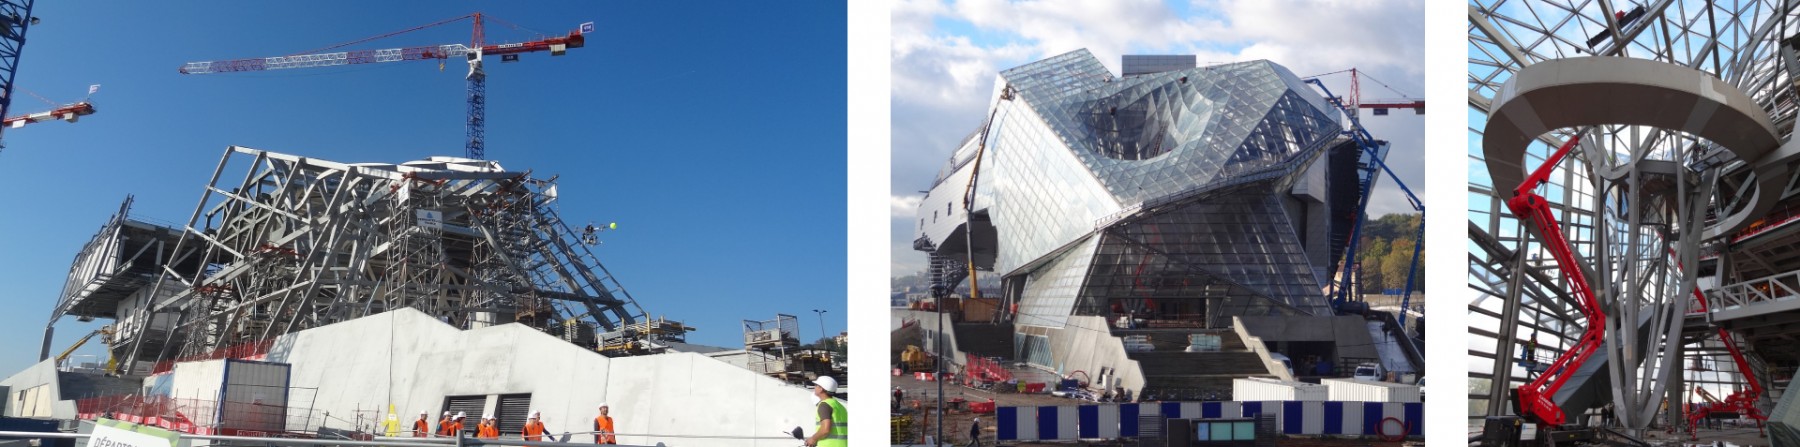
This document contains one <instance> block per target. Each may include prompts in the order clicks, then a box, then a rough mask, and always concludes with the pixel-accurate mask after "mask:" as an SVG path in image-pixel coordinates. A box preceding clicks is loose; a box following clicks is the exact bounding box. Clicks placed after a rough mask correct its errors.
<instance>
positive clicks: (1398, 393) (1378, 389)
mask: <svg viewBox="0 0 1800 447" xmlns="http://www.w3.org/2000/svg"><path fill="white" fill-rule="evenodd" d="M1319 382H1320V383H1322V384H1324V385H1325V389H1326V390H1327V394H1328V398H1329V399H1330V400H1332V401H1337V402H1400V403H1411V402H1424V401H1425V395H1424V394H1423V393H1420V392H1419V386H1418V385H1403V384H1398V383H1389V382H1373V381H1367V380H1355V379H1320V380H1319Z"/></svg>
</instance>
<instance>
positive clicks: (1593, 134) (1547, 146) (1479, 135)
mask: <svg viewBox="0 0 1800 447" xmlns="http://www.w3.org/2000/svg"><path fill="white" fill-rule="evenodd" d="M1783 3H1785V2H1777V1H1727V2H1705V1H1671V0H1663V1H1654V0H1653V1H1647V2H1606V1H1593V0H1585V1H1583V0H1577V1H1572V2H1551V1H1539V0H1471V1H1470V3H1469V8H1468V54H1469V59H1468V61H1467V67H1468V78H1467V88H1468V107H1469V111H1470V114H1469V122H1468V149H1467V155H1468V163H1469V164H1468V166H1469V175H1470V180H1469V184H1468V192H1467V193H1468V200H1469V209H1468V210H1467V217H1468V220H1469V252H1470V257H1469V270H1468V272H1469V276H1468V284H1469V292H1468V293H1469V299H1468V301H1467V303H1468V305H1467V306H1468V307H1467V311H1468V322H1469V329H1468V331H1469V335H1470V336H1469V338H1468V346H1467V347H1468V351H1469V353H1470V354H1469V356H1468V357H1467V368H1468V370H1469V373H1470V383H1469V408H1468V414H1467V416H1468V417H1469V426H1470V427H1471V429H1472V430H1477V429H1479V424H1480V422H1481V421H1480V419H1481V418H1482V417H1485V416H1488V415H1499V414H1511V413H1512V412H1513V409H1512V406H1511V404H1510V403H1508V402H1506V400H1507V397H1506V396H1507V394H1508V393H1509V392H1510V390H1512V389H1514V388H1516V387H1518V386H1520V385H1522V384H1524V383H1526V382H1527V381H1528V377H1531V376H1532V374H1533V372H1532V371H1528V369H1527V367H1526V366H1525V365H1524V363H1525V362H1521V361H1520V359H1523V358H1535V359H1538V360H1546V359H1553V358H1555V356H1557V355H1560V354H1562V353H1563V352H1564V351H1565V350H1566V349H1569V348H1570V346H1571V345H1572V344H1573V343H1574V341H1575V339H1576V337H1578V336H1580V334H1581V331H1582V329H1583V328H1584V327H1586V326H1587V325H1588V324H1587V321H1585V319H1584V318H1582V317H1581V313H1580V312H1579V311H1578V310H1577V309H1576V308H1575V307H1574V305H1573V304H1572V303H1573V301H1574V300H1573V297H1570V296H1569V293H1568V292H1567V291H1566V290H1565V289H1566V287H1564V286H1563V284H1564V281H1566V278H1564V277H1563V275H1562V274H1561V273H1560V272H1559V270H1558V268H1557V267H1558V266H1557V265H1556V262H1555V261H1554V260H1553V259H1552V256H1551V255H1550V253H1549V252H1548V251H1547V249H1546V248H1544V247H1543V246H1542V244H1541V243H1539V242H1538V239H1537V238H1536V237H1533V236H1529V234H1530V232H1529V231H1528V230H1527V229H1526V228H1525V227H1526V226H1527V224H1526V223H1523V222H1521V221H1520V220H1519V219H1518V218H1516V217H1515V216H1514V215H1513V214H1512V213H1511V212H1510V211H1509V210H1508V209H1507V207H1506V206H1505V205H1504V200H1505V199H1506V198H1509V197H1511V196H1512V192H1511V190H1512V189H1513V188H1515V187H1517V186H1518V185H1496V184H1494V180H1493V176H1492V175H1490V173H1489V172H1488V169H1489V168H1488V166H1489V165H1488V160H1486V159H1485V158H1484V152H1483V137H1484V135H1483V132H1484V129H1485V128H1486V126H1487V121H1488V117H1489V113H1490V112H1491V111H1492V110H1491V109H1492V107H1493V103H1494V101H1495V100H1496V95H1497V93H1498V92H1501V91H1503V90H1504V89H1505V88H1506V85H1507V83H1508V81H1510V80H1512V79H1513V76H1514V75H1515V74H1517V73H1518V72H1519V71H1520V70H1522V69H1523V68H1524V67H1527V66H1530V65H1533V64H1536V63H1540V62H1544V61H1549V60H1556V59H1564V58H1577V57H1588V56H1614V57H1627V58H1637V59H1647V60H1653V61H1658V62H1663V63H1667V64H1673V65H1679V66H1683V67H1687V68H1691V69H1694V70H1699V71H1701V72H1704V73H1706V74H1708V75H1711V76H1712V77H1715V78H1717V79H1719V80H1722V81H1724V82H1725V83H1728V84H1730V85H1732V86H1735V87H1736V88H1738V89H1739V90H1741V91H1742V92H1743V93H1745V94H1747V95H1748V96H1749V97H1750V98H1751V99H1752V100H1753V101H1754V102H1755V103H1756V104H1757V105H1758V106H1760V107H1761V108H1762V109H1763V110H1765V111H1767V112H1768V113H1769V116H1770V118H1771V119H1773V120H1774V122H1775V123H1776V127H1777V133H1778V134H1779V135H1780V137H1781V138H1782V139H1783V140H1786V139H1788V138H1789V137H1790V135H1791V132H1792V129H1793V119H1794V117H1795V109H1796V104H1797V103H1796V101H1795V93H1796V92H1795V91H1794V89H1793V88H1792V87H1791V86H1792V83H1793V81H1794V78H1793V77H1792V75H1791V74H1790V71H1789V70H1791V69H1793V68H1794V67H1792V66H1791V65H1792V64H1791V63H1790V64H1789V65H1790V67H1789V68H1785V69H1784V68H1783V67H1782V65H1783V64H1782V61H1783V60H1784V59H1785V58H1788V57H1789V56H1784V55H1783V49H1782V47H1783V46H1784V45H1788V44H1789V43H1790V41H1791V39H1790V36H1794V35H1796V33H1797V31H1800V23H1797V22H1796V21H1795V19H1796V18H1800V17H1796V16H1795V12H1794V11H1793V10H1791V9H1789V8H1790V7H1785V6H1782V4H1783ZM1576 132H1577V130H1576V129H1554V130H1552V131H1551V132H1550V133H1548V134H1545V135H1543V136H1541V137H1539V138H1538V139H1539V141H1538V142H1536V143H1535V144H1532V145H1531V146H1530V147H1529V148H1528V149H1527V151H1526V154H1525V159H1524V160H1518V162H1522V164H1523V165H1525V166H1526V167H1527V169H1530V168H1535V167H1537V166H1539V165H1541V164H1543V163H1544V160H1545V159H1546V158H1547V157H1548V156H1549V155H1550V153H1551V152H1552V151H1554V150H1555V149H1556V146H1557V145H1559V144H1560V143H1562V142H1563V141H1566V140H1567V139H1569V138H1570V137H1572V136H1574V135H1575V133H1576ZM1581 132H1582V135H1583V138H1584V139H1583V144H1582V145H1581V147H1580V148H1578V149H1577V150H1576V151H1575V153H1573V154H1572V155H1570V156H1569V157H1568V159H1567V160H1566V161H1564V162H1563V163H1562V164H1561V165H1559V166H1557V167H1556V169H1555V170H1554V171H1552V173H1551V176H1550V180H1549V183H1548V184H1547V185H1545V186H1543V187H1540V188H1539V189H1538V190H1537V192H1538V193H1539V194H1541V195H1543V196H1544V197H1545V198H1547V199H1548V200H1549V202H1550V203H1551V209H1552V212H1553V213H1554V214H1555V216H1556V217H1557V220H1558V221H1559V222H1560V223H1561V225H1562V227H1563V230H1564V234H1565V236H1566V237H1567V238H1568V239H1569V242H1570V248H1571V249H1572V250H1573V251H1574V252H1575V253H1576V255H1577V256H1578V257H1579V258H1580V259H1586V260H1589V261H1590V263H1592V264H1595V265H1593V266H1584V268H1589V269H1594V271H1597V272H1600V273H1599V275H1600V276H1590V277H1591V278H1593V279H1592V281H1590V282H1596V283H1601V282H1604V283H1609V284H1616V283H1620V282H1622V278H1623V277H1624V276H1623V275H1625V274H1626V273H1624V272H1625V271H1627V270H1631V269H1630V268H1615V267H1611V266H1618V265H1650V264H1655V265H1657V266H1658V267H1656V268H1655V269H1645V270H1643V271H1640V272H1639V273H1637V274H1642V275H1645V276H1643V278H1648V279H1645V280H1644V281H1645V283H1646V284H1649V285H1646V286H1645V287H1646V290H1647V292H1646V293H1645V297H1637V298H1634V297H1620V296H1614V297H1611V298H1606V297H1602V299H1603V300H1612V301H1607V302H1608V303H1609V305H1611V306H1616V307H1614V308H1615V309H1617V308H1622V307H1631V308H1638V307H1643V308H1649V307H1653V306H1667V305H1670V304H1674V303H1675V302H1676V301H1677V300H1683V299H1689V298H1683V297H1686V296H1690V295H1689V294H1690V293H1691V291H1684V290H1681V289H1680V288H1679V287H1675V286H1674V285H1675V284H1679V282H1678V281H1676V279H1677V278H1678V277H1679V276H1680V270H1681V269H1680V263H1679V262H1671V258H1672V256H1668V255H1664V253H1666V251H1664V250H1660V249H1658V248H1659V247H1672V246H1678V245H1679V244H1680V241H1675V240H1673V239H1674V238H1672V237H1671V236H1670V234H1671V233H1672V232H1675V231H1678V229H1680V228H1681V227H1682V226H1683V225H1684V223H1683V222H1665V223H1663V224H1662V227H1661V229H1660V230H1657V229H1652V228H1651V227H1650V226H1646V225H1640V222H1634V221H1632V220H1631V219H1630V218H1629V217H1628V216H1630V215H1632V213H1630V212H1629V210H1630V209H1631V208H1633V207H1634V205H1639V204H1632V203H1629V202H1628V201H1627V200H1624V199H1623V198H1624V197H1635V196H1631V195H1630V194H1631V193H1630V192H1627V191H1622V190H1619V189H1611V188H1610V187H1609V186H1607V185H1608V182H1607V181H1605V180H1602V179H1600V178H1599V177H1597V174H1596V172H1598V171H1602V170H1606V169H1614V168H1616V167H1617V166H1623V165H1625V164H1628V163H1636V162H1641V161H1644V160H1652V161H1666V162H1671V163H1673V164H1675V165H1676V166H1679V167H1680V168H1684V169H1686V170H1687V172H1688V173H1690V174H1689V175H1693V176H1695V177H1699V174H1700V173H1703V172H1720V173H1721V174H1720V180H1719V181H1718V183H1717V184H1718V185H1719V186H1718V188H1717V192H1715V193H1714V195H1713V196H1712V197H1710V198H1705V199H1703V200H1709V203H1711V207H1712V210H1711V211H1710V215H1709V216H1708V218H1712V217H1716V216H1718V215H1724V214H1727V213H1728V212H1730V211H1731V210H1733V209H1736V207H1738V206H1742V205H1741V202H1742V201H1744V198H1743V197H1742V195H1743V192H1742V189H1740V188H1739V186H1740V185H1745V184H1748V183H1750V182H1749V180H1746V178H1747V177H1749V178H1753V177H1750V175H1751V174H1750V173H1748V172H1746V171H1748V169H1742V168H1741V167H1742V166H1743V164H1744V163H1745V162H1747V161H1748V160H1738V159H1736V157H1735V156H1734V155H1733V154H1732V153H1731V152H1730V151H1727V150H1724V149H1723V148H1720V147H1718V146H1717V145H1715V144H1713V143H1712V142H1710V141H1706V140H1704V139H1701V138H1697V137H1695V136H1693V135H1690V134H1687V133H1683V132H1680V131H1673V130H1667V129H1658V128H1651V127H1646V126H1631V125H1601V126H1594V127H1592V128H1586V129H1583V130H1581ZM1784 194H1785V193H1784ZM1643 205H1648V204H1643ZM1706 223H1710V221H1708V222H1688V223H1685V225H1703V224H1706ZM1621 241H1637V242H1635V244H1636V246H1637V248H1638V249H1639V250H1640V251H1631V250H1629V248H1630V247H1629V246H1630V245H1632V244H1627V243H1622V242H1621ZM1707 245H1711V246H1710V247H1703V248H1704V252H1705V253H1708V254H1705V255H1701V256H1700V257H1701V258H1702V259H1703V261H1701V262H1697V263H1700V264H1701V267H1699V269H1698V270H1699V273H1698V274H1699V275H1700V283H1701V288H1703V289H1707V290H1709V291H1708V292H1707V293H1708V296H1709V300H1710V299H1713V298H1712V297H1713V292H1711V291H1710V290H1712V288H1714V287H1717V286H1718V285H1719V281H1725V282H1730V281H1732V280H1733V279H1732V278H1717V277H1716V276H1717V275H1719V273H1718V272H1720V271H1721V270H1719V267H1718V262H1719V261H1718V260H1717V258H1716V257H1715V256H1716V254H1717V250H1718V249H1719V246H1717V245H1715V244H1707ZM1646 248H1647V249H1650V250H1648V251H1642V250H1643V249H1646ZM1646 253H1648V254H1646ZM1609 275H1611V276H1609ZM1709 276H1713V277H1712V278H1711V279H1708V278H1709ZM1709 281H1710V282H1709ZM1614 293H1615V294H1617V293H1618V291H1617V290H1615V291H1614ZM1508 296H1513V297H1516V298H1515V299H1516V301H1513V302H1509V300H1508ZM1634 300H1635V301H1634ZM1690 304H1691V303H1690ZM1684 305H1686V304H1684ZM1690 310H1692V309H1691V308H1690ZM1677 318H1678V319H1679V318H1680V317H1679V316H1678V317H1677ZM1689 319H1692V318H1691V316H1690V317H1689ZM1690 332H1692V333H1690V334H1688V335H1686V336H1684V338H1682V339H1681V342H1680V344H1681V346H1682V348H1681V350H1680V352H1682V354H1681V355H1680V358H1678V359H1672V364H1673V365H1674V367H1672V368H1670V367H1662V368H1657V367H1654V366H1650V365H1654V362H1653V361H1646V362H1645V363H1644V366H1640V367H1637V369H1638V370H1639V371H1637V372H1636V373H1632V372H1630V371H1629V368H1628V369H1627V372H1626V373H1625V374H1626V375H1633V374H1635V375H1637V376H1638V377H1645V378H1651V379H1653V380H1654V379H1655V378H1656V377H1662V376H1674V377H1679V378H1680V383H1685V385H1684V386H1683V385H1670V386H1671V387H1674V388H1675V390H1674V391H1673V392H1672V393H1670V395H1671V396H1672V397H1673V398H1672V399H1671V400H1672V402H1671V407H1674V406H1675V405H1674V402H1673V400H1690V401H1697V400H1699V399H1698V397H1697V395H1696V394H1695V393H1694V392H1693V391H1692V390H1693V388H1695V387H1696V386H1698V387H1701V388H1704V389H1707V390H1709V392H1710V393H1711V394H1713V395H1715V396H1725V395H1727V394H1730V393H1731V392H1732V391H1736V390H1739V389H1742V388H1743V387H1744V382H1743V376H1742V375H1741V374H1740V373H1739V372H1738V371H1736V370H1737V367H1736V366H1735V365H1734V364H1733V361H1732V359H1731V357H1730V356H1729V355H1727V353H1726V351H1725V350H1724V348H1723V346H1724V342H1723V341H1721V340H1720V339H1719V338H1718V337H1717V336H1716V335H1712V336H1708V335H1705V334H1708V333H1710V332H1708V331H1690ZM1533 338H1536V339H1537V340H1538V341H1537V342H1536V343H1537V344H1538V348H1537V349H1535V350H1532V352H1526V353H1521V352H1520V351H1522V350H1523V348H1522V346H1524V344H1525V343H1526V342H1527V341H1528V340H1531V339H1533ZM1657 349H1660V348H1657ZM1655 358H1656V357H1655V356H1654V355H1652V356H1651V359H1652V360H1655ZM1752 363H1753V364H1754V363H1758V361H1753V362H1752ZM1646 389H1647V388H1646ZM1635 391H1636V390H1635V389H1632V390H1628V391H1626V392H1627V393H1629V392H1635ZM1609 400H1610V399H1609ZM1644 402H1646V403H1645V404H1644V405H1653V404H1654V402H1653V401H1649V400H1646V401H1644ZM1621 411H1623V410H1621ZM1665 416H1666V415H1658V416H1656V418H1657V420H1658V421H1662V420H1663V419H1662V418H1663V417H1665ZM1642 422H1644V421H1643V420H1642V419H1640V423H1642Z"/></svg>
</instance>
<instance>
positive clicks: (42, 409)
mask: <svg viewBox="0 0 1800 447" xmlns="http://www.w3.org/2000/svg"><path fill="white" fill-rule="evenodd" d="M0 387H6V389H7V394H6V396H5V398H6V411H5V414H3V416H6V417H31V418H58V419H74V418H75V401H72V400H62V386H61V384H60V383H59V382H58V381H57V371H56V359H48V360H44V361H41V362H38V363H37V364H36V365H31V367H30V368H25V370H24V371H19V372H18V373H14V374H13V375H12V377H7V378H6V380H0Z"/></svg>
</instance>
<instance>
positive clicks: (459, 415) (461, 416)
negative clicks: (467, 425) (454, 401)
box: [456, 411, 469, 419]
mask: <svg viewBox="0 0 1800 447" xmlns="http://www.w3.org/2000/svg"><path fill="white" fill-rule="evenodd" d="M466 417H469V416H468V415H467V414H465V413H463V412H461V411H458V412H456V418H457V419H462V418H466Z"/></svg>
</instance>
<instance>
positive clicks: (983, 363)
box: [964, 354, 1013, 383]
mask: <svg viewBox="0 0 1800 447" xmlns="http://www.w3.org/2000/svg"><path fill="white" fill-rule="evenodd" d="M966 355H967V356H968V363H967V366H966V367H964V370H965V371H966V372H967V373H968V376H969V383H981V382H1005V381H1008V380H1012V378H1013V375H1012V371H1007V370H1006V367H1004V366H1000V362H999V361H996V360H994V359H991V358H987V357H982V356H978V355H975V354H966Z"/></svg>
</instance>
